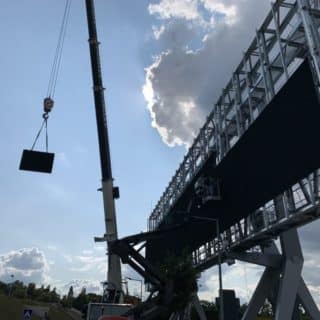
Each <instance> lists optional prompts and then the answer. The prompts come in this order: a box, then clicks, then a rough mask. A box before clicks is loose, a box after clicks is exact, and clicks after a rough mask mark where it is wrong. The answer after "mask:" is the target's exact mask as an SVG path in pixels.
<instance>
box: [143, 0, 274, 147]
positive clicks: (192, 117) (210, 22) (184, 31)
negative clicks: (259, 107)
mask: <svg viewBox="0 0 320 320" xmlns="http://www.w3.org/2000/svg"><path fill="white" fill-rule="evenodd" d="M200 5H201V6H200ZM187 7H188V8H189V10H191V12H192V14H191V13H186V12H185V10H186V8H187ZM269 8H270V4H269V1H268V0H263V1H259V2H258V3H257V1H255V0H227V1H222V0H221V1H218V0H198V1H192V5H190V3H189V1H187V0H179V1H160V2H159V3H158V4H153V5H151V6H150V7H149V11H150V13H151V14H157V15H160V17H161V19H162V20H161V27H160V28H158V29H157V28H154V30H157V32H156V33H155V39H157V40H155V41H157V43H158V44H160V47H161V48H162V49H161V50H162V51H161V52H160V53H159V54H158V55H157V56H156V57H155V58H154V62H153V63H152V64H151V65H150V66H149V67H147V68H146V80H145V85H144V87H143V94H144V97H145V100H146V101H147V105H148V110H149V112H150V115H151V119H152V126H153V127H154V128H156V129H157V130H158V132H159V134H160V136H161V137H162V139H163V141H164V142H165V143H166V144H168V145H170V146H175V145H182V144H185V145H189V144H190V143H191V142H192V141H193V139H194V137H195V136H196V135H197V134H198V130H199V128H200V127H201V126H202V125H203V123H204V121H205V118H206V116H207V115H208V114H209V112H210V111H211V109H212V106H213V105H214V103H215V102H216V99H217V97H218V95H219V93H221V91H222V89H223V87H224V86H225V85H226V83H227V81H228V80H229V78H230V77H231V74H232V71H233V70H234V69H235V68H236V66H237V64H238V63H239V62H240V60H241V59H242V52H243V51H244V50H245V49H246V48H247V47H248V46H249V44H250V42H251V40H252V38H253V36H254V33H255V29H256V28H257V27H259V25H260V24H261V23H262V21H263V19H264V17H265V16H266V14H267V12H268V9H269ZM190 105H192V106H193V108H192V109H191V110H190V108H189V109H188V110H187V111H188V112H187V111H186V108H188V107H189V106H190Z"/></svg>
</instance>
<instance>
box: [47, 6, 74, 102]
mask: <svg viewBox="0 0 320 320" xmlns="http://www.w3.org/2000/svg"><path fill="white" fill-rule="evenodd" d="M71 1H72V0H66V4H65V9H64V14H63V18H62V23H61V27H60V33H59V37H58V43H57V47H56V51H55V55H54V59H53V64H52V68H51V73H50V78H49V84H48V90H47V97H49V98H53V97H54V93H55V89H56V85H57V80H58V75H59V70H60V65H61V57H62V50H63V45H64V40H65V37H66V30H67V26H68V22H69V16H70V7H71Z"/></svg>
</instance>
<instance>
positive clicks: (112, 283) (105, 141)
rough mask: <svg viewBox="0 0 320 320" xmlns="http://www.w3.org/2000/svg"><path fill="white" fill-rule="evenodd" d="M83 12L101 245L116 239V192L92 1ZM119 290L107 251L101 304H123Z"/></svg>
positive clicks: (114, 259)
mask: <svg viewBox="0 0 320 320" xmlns="http://www.w3.org/2000/svg"><path fill="white" fill-rule="evenodd" d="M86 11H87V20H88V31H89V48H90V58H91V70H92V78H93V94H94V103H95V110H96V121H97V129H98V139H99V152H100V163H101V175H102V188H101V190H102V194H103V204H104V218H105V228H106V234H105V235H104V237H103V238H100V240H101V239H102V240H103V241H107V243H109V241H114V240H116V239H117V238H118V232H117V221H116V211H115V198H117V197H118V193H119V192H118V188H115V187H114V186H113V178H112V170H111V157H110V147H109V136H108V126H107V117H106V106H105V98H104V90H105V88H104V87H103V81H102V74H101V64H100V54H99V44H100V43H99V41H98V36H97V27H96V18H95V7H94V0H86ZM121 292H122V290H121V263H120V258H119V257H118V256H117V255H115V254H112V253H110V251H109V250H108V274H107V288H106V292H105V295H104V296H105V301H104V302H110V303H111V302H115V303H119V302H121V300H122V293H121Z"/></svg>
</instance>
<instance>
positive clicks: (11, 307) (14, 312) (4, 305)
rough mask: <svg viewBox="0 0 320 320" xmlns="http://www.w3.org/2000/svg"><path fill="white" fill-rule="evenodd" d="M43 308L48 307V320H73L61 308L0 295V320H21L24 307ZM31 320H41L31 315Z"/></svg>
mask: <svg viewBox="0 0 320 320" xmlns="http://www.w3.org/2000/svg"><path fill="white" fill-rule="evenodd" d="M25 305H29V306H32V305H34V306H36V305H37V306H43V307H49V308H50V309H49V316H50V320H73V319H72V317H70V316H69V315H68V314H67V312H66V311H65V310H63V308H61V307H57V306H53V305H50V304H48V303H41V302H36V301H31V300H23V299H16V298H13V297H10V298H9V297H8V296H4V295H0V319H1V320H22V319H23V310H24V306H25ZM31 319H32V320H41V319H40V318H39V317H36V316H35V315H32V318H31Z"/></svg>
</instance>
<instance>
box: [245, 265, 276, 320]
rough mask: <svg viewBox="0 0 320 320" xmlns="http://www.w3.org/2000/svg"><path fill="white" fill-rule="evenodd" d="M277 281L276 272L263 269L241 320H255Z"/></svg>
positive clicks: (270, 269) (271, 269)
mask: <svg viewBox="0 0 320 320" xmlns="http://www.w3.org/2000/svg"><path fill="white" fill-rule="evenodd" d="M278 280H279V273H278V271H277V270H275V269H273V268H270V267H268V268H266V269H265V271H264V272H263V274H262V277H261V279H260V281H259V283H258V286H257V288H256V290H255V291H254V294H253V296H252V298H251V300H250V302H249V305H248V308H247V310H246V311H245V313H244V315H243V317H242V320H256V318H257V314H258V312H259V310H260V308H261V307H262V306H263V304H264V302H265V301H266V299H267V297H268V295H269V293H270V292H271V291H272V289H273V288H274V286H275V285H276V284H277V282H278Z"/></svg>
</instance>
